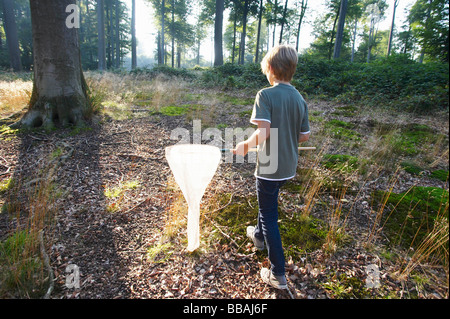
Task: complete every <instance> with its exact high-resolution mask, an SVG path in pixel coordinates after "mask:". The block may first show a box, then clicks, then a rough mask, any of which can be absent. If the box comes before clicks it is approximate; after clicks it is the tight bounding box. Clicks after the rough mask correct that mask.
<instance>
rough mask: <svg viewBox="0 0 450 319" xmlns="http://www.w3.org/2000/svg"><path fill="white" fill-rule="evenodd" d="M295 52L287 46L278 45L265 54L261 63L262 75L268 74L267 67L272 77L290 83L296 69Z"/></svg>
mask: <svg viewBox="0 0 450 319" xmlns="http://www.w3.org/2000/svg"><path fill="white" fill-rule="evenodd" d="M297 63H298V55H297V51H296V50H295V49H294V48H292V47H290V46H287V45H278V46H275V47H273V48H272V49H271V50H270V51H269V52H267V54H266V56H265V57H264V59H263V60H262V61H261V69H262V72H263V73H264V74H266V75H267V74H268V72H269V66H270V67H271V68H272V72H273V75H274V76H275V78H276V79H277V80H279V81H286V82H290V81H291V80H292V77H293V76H294V73H295V70H296V69H297Z"/></svg>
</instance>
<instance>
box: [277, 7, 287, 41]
mask: <svg viewBox="0 0 450 319" xmlns="http://www.w3.org/2000/svg"><path fill="white" fill-rule="evenodd" d="M287 6H288V0H286V2H285V3H284V10H283V17H282V18H281V30H280V40H279V41H278V44H281V43H282V42H283V29H284V23H285V22H286V13H287Z"/></svg>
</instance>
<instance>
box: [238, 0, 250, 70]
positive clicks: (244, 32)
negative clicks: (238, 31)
mask: <svg viewBox="0 0 450 319" xmlns="http://www.w3.org/2000/svg"><path fill="white" fill-rule="evenodd" d="M247 15H248V0H245V4H244V16H243V19H242V35H241V45H240V48H239V49H240V54H239V58H240V59H239V64H244V61H245V37H246V35H247Z"/></svg>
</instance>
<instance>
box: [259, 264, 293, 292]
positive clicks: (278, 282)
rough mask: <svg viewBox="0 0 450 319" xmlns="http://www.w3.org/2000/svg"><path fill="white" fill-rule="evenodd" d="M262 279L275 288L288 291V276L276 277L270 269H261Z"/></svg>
mask: <svg viewBox="0 0 450 319" xmlns="http://www.w3.org/2000/svg"><path fill="white" fill-rule="evenodd" d="M261 278H262V280H263V281H264V282H265V283H266V284H269V285H271V286H272V287H274V288H277V289H287V281H286V276H275V275H274V274H273V273H272V272H271V271H270V270H269V269H267V268H261Z"/></svg>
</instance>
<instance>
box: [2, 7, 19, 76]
mask: <svg viewBox="0 0 450 319" xmlns="http://www.w3.org/2000/svg"><path fill="white" fill-rule="evenodd" d="M2 3H3V19H4V20H3V23H4V27H5V34H6V42H7V44H8V52H9V59H10V62H11V68H12V69H13V70H14V71H15V72H20V71H22V62H21V61H20V48H19V37H18V35H17V25H16V19H15V16H14V3H13V1H12V0H2Z"/></svg>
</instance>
